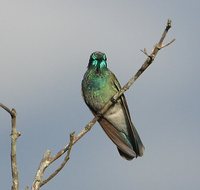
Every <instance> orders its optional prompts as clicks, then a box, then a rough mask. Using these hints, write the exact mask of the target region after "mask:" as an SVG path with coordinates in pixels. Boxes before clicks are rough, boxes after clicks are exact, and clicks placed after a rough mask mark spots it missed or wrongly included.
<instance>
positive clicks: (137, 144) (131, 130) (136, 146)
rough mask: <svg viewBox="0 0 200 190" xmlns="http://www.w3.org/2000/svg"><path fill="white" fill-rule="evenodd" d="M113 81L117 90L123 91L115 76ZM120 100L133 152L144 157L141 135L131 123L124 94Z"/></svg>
mask: <svg viewBox="0 0 200 190" xmlns="http://www.w3.org/2000/svg"><path fill="white" fill-rule="evenodd" d="M113 79H114V80H113V83H114V85H115V87H116V88H117V90H118V91H119V90H120V89H121V86H120V83H119V81H118V80H117V78H116V77H115V75H114V74H113ZM120 100H121V103H122V108H123V110H124V113H125V117H126V119H127V121H128V122H127V128H128V136H129V139H130V140H131V144H132V146H133V150H134V151H135V152H136V154H137V156H142V155H143V152H144V145H143V143H142V141H141V139H140V137H139V134H138V132H137V130H136V128H135V126H134V125H133V123H132V121H131V116H130V112H129V109H128V105H127V102H126V98H125V96H124V94H123V95H121V97H120Z"/></svg>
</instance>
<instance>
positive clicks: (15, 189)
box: [0, 103, 21, 190]
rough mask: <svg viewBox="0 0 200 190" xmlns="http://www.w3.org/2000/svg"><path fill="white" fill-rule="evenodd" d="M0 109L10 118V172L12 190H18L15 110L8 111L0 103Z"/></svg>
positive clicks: (17, 134) (18, 133)
mask: <svg viewBox="0 0 200 190" xmlns="http://www.w3.org/2000/svg"><path fill="white" fill-rule="evenodd" d="M0 107H2V108H3V109H4V110H5V111H7V112H8V113H9V114H10V116H11V123H12V128H11V153H10V159H11V172H12V188H11V189H12V190H18V189H19V172H18V168H17V151H16V148H17V145H16V144H17V139H18V137H19V136H20V135H21V134H20V132H18V131H17V127H16V116H17V113H16V110H15V109H11V110H10V109H9V108H8V107H7V106H5V105H4V104H1V103H0Z"/></svg>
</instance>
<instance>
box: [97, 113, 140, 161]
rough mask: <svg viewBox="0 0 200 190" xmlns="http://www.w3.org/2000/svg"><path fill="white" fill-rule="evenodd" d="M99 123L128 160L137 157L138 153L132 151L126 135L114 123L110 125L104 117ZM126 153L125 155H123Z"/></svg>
mask: <svg viewBox="0 0 200 190" xmlns="http://www.w3.org/2000/svg"><path fill="white" fill-rule="evenodd" d="M98 122H99V123H100V125H101V127H102V128H103V130H104V131H105V133H106V134H107V135H108V136H109V138H110V139H111V140H112V141H113V143H114V144H115V145H116V146H117V148H118V150H119V152H120V154H121V155H122V156H123V157H125V158H126V159H128V160H130V159H133V158H135V157H136V153H135V152H134V150H133V149H132V147H131V146H130V145H129V144H128V143H126V140H125V137H124V134H123V133H122V132H120V131H118V130H117V129H116V128H115V127H114V126H113V125H112V123H110V122H109V121H108V120H107V119H105V118H104V117H101V118H100V119H99V120H98ZM123 153H124V154H123Z"/></svg>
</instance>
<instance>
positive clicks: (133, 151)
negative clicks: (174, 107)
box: [82, 51, 144, 160]
mask: <svg viewBox="0 0 200 190" xmlns="http://www.w3.org/2000/svg"><path fill="white" fill-rule="evenodd" d="M120 89H121V86H120V84H119V82H118V80H117V78H116V77H115V75H114V74H113V73H112V72H111V71H110V70H109V69H108V68H107V58H106V55H105V54H104V53H102V52H98V51H97V52H94V53H92V54H91V56H90V59H89V64H88V69H87V71H86V73H85V75H84V77H83V80H82V94H83V98H84V101H85V103H86V104H87V106H88V107H89V108H90V110H91V111H92V113H93V114H94V115H97V114H98V112H99V111H100V110H101V109H102V108H103V107H104V105H105V104H106V103H107V102H108V101H109V100H110V99H111V98H112V97H113V96H114V95H115V94H116V93H117V92H118V91H119V90H120ZM98 122H99V123H100V125H101V127H102V128H103V130H104V131H105V133H106V134H107V135H108V137H109V138H110V139H111V140H112V141H113V143H115V145H116V146H117V149H118V151H119V153H120V155H121V156H122V157H124V158H126V159H127V160H132V159H133V158H136V157H137V156H142V155H143V152H144V146H143V144H142V141H141V139H140V137H139V135H138V133H137V131H136V128H135V127H134V125H133V123H132V121H131V117H130V113H129V110H128V106H127V102H126V99H125V96H124V95H122V96H121V97H120V98H119V99H118V100H117V102H116V103H115V104H114V105H113V106H111V108H109V110H108V111H107V112H106V113H105V114H104V115H103V116H102V117H100V119H99V120H98Z"/></svg>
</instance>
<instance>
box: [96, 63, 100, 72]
mask: <svg viewBox="0 0 200 190" xmlns="http://www.w3.org/2000/svg"><path fill="white" fill-rule="evenodd" d="M96 72H97V73H99V72H100V63H98V64H97V70H96Z"/></svg>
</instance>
